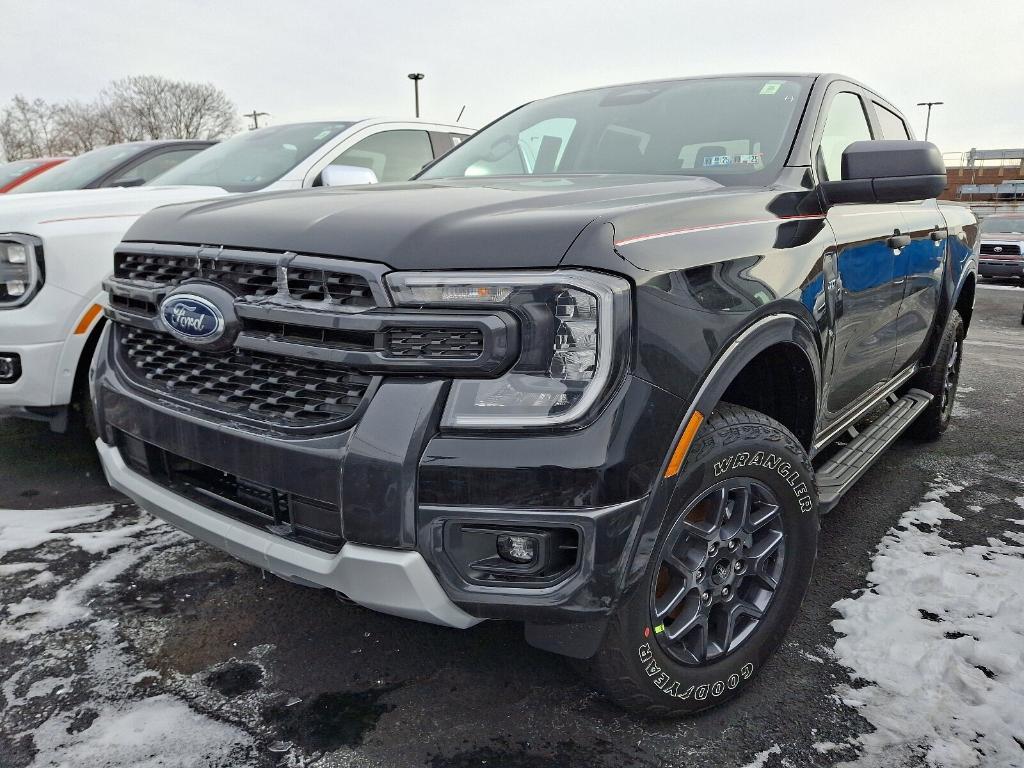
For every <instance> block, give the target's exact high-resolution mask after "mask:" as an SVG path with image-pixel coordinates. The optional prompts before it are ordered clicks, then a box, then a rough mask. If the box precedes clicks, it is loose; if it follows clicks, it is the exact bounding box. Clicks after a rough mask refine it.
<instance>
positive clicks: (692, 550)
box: [587, 404, 818, 717]
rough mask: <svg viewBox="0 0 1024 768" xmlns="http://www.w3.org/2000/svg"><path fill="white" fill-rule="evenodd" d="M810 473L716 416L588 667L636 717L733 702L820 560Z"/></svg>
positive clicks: (738, 421) (781, 431)
mask: <svg viewBox="0 0 1024 768" xmlns="http://www.w3.org/2000/svg"><path fill="white" fill-rule="evenodd" d="M817 507H818V499H817V493H816V491H815V485H814V473H813V470H812V469H811V464H810V461H809V460H808V458H807V454H806V452H805V451H804V449H803V447H802V446H801V445H800V443H799V441H797V439H796V438H795V437H793V435H792V434H791V433H790V432H789V431H788V430H786V428H785V427H783V426H782V425H781V424H779V423H778V422H776V421H774V420H772V419H770V418H768V417H767V416H765V415H764V414H762V413H759V412H757V411H754V410H751V409H749V408H740V407H736V406H733V405H728V404H722V405H720V406H719V407H718V408H716V410H715V412H714V413H712V414H711V416H710V417H709V418H708V419H707V420H706V421H705V423H704V425H703V426H702V427H701V430H700V432H699V433H698V436H697V439H696V440H695V441H694V443H693V446H692V447H691V449H690V454H689V455H688V456H687V458H686V462H685V464H684V466H683V469H682V471H681V472H680V473H679V475H678V477H677V478H676V486H675V490H674V492H673V496H672V500H671V501H670V503H669V509H668V510H667V512H666V514H665V517H664V521H663V523H662V526H661V530H660V533H659V536H658V540H657V543H656V544H655V547H654V549H653V553H652V556H651V561H650V563H649V565H648V567H647V570H646V572H645V574H644V577H643V579H642V581H641V582H640V583H639V584H638V585H637V586H636V587H635V588H634V589H633V590H632V591H631V593H630V594H629V596H628V597H627V598H626V599H625V600H624V602H623V603H622V605H621V606H620V607H619V609H618V610H617V611H616V613H615V614H614V615H613V616H612V619H611V621H610V622H609V626H608V631H607V633H606V635H605V638H604V641H603V643H602V645H601V647H600V649H599V650H598V652H597V654H596V655H595V656H594V658H593V659H591V660H590V661H589V663H588V669H587V672H588V674H589V676H590V677H591V679H592V680H593V682H594V683H595V684H596V685H597V686H598V687H599V688H601V689H602V690H603V691H604V692H605V693H606V694H607V695H608V696H609V697H610V698H611V699H612V700H613V701H615V702H616V703H617V704H619V705H620V706H622V707H624V708H626V709H629V710H631V711H634V712H638V713H642V714H645V715H649V716H651V715H653V716H665V717H667V716H678V715H685V714H691V713H694V712H699V711H700V710H703V709H707V708H709V707H712V706H715V705H717V704H721V703H723V702H725V701H728V700H729V699H731V698H733V697H734V696H736V695H737V694H739V693H740V692H741V691H742V690H743V689H744V687H745V686H746V685H747V684H748V682H749V680H750V679H751V678H752V677H753V675H755V674H756V673H757V672H758V671H760V669H761V667H762V666H764V664H765V662H766V661H767V660H768V658H769V657H770V656H771V654H772V653H773V652H774V651H775V649H776V648H777V647H778V645H779V643H780V642H781V641H782V638H783V636H784V634H785V633H786V630H787V629H788V628H789V626H790V624H792V623H793V620H794V618H795V617H796V614H797V612H798V610H799V608H800V603H801V601H802V600H803V596H804V593H805V592H806V590H807V585H808V583H809V582H810V578H811V572H812V569H813V566H814V559H815V554H816V550H817V538H818V512H817Z"/></svg>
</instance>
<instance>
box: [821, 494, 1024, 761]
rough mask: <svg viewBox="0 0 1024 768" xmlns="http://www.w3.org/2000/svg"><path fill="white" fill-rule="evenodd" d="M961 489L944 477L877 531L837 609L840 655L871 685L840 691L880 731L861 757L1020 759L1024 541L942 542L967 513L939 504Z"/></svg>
mask: <svg viewBox="0 0 1024 768" xmlns="http://www.w3.org/2000/svg"><path fill="white" fill-rule="evenodd" d="M962 490H963V486H960V485H956V484H953V483H949V482H946V481H943V480H942V479H941V478H940V479H939V480H938V481H937V482H936V483H935V484H934V485H933V487H932V490H931V491H929V493H928V494H927V495H926V496H925V498H924V500H923V501H922V502H921V503H920V504H919V505H918V506H916V507H914V508H913V509H911V510H910V511H908V512H907V513H906V514H904V515H903V517H902V518H901V520H900V524H899V525H898V526H897V528H894V529H891V530H890V531H889V532H888V533H887V534H886V536H885V537H884V538H883V540H882V542H881V544H880V545H879V547H878V550H877V552H876V554H875V556H874V559H873V561H872V567H871V571H870V573H869V574H868V582H869V585H870V587H871V588H870V589H869V590H865V591H864V592H863V593H861V594H859V595H857V596H856V597H852V598H847V599H845V600H841V601H839V602H838V603H836V604H835V606H834V608H835V609H836V610H837V611H838V612H839V613H840V614H841V615H842V618H841V619H838V620H836V621H834V622H833V623H832V626H833V627H834V628H835V629H836V631H837V632H839V633H840V634H841V635H843V637H841V638H840V639H839V640H838V641H837V642H836V646H835V652H836V658H837V660H838V661H839V663H840V664H842V665H844V666H846V667H848V668H849V669H850V670H851V672H850V674H851V676H852V677H853V678H854V679H856V680H862V681H865V682H867V683H870V685H866V686H863V687H860V688H858V689H856V690H854V689H852V688H850V687H849V686H842V687H841V688H840V689H839V693H840V694H841V695H842V698H843V701H844V702H845V703H846V704H848V705H850V706H855V707H857V708H858V711H859V714H860V715H861V716H863V717H864V718H866V719H867V720H868V721H869V722H870V723H871V724H872V725H873V726H874V727H875V729H876V730H875V731H874V732H873V733H869V734H865V735H862V736H861V737H860V738H859V740H858V742H857V746H858V747H859V748H860V750H861V755H860V757H859V759H858V760H857V763H856V764H857V765H865V766H889V765H896V764H903V763H904V762H907V761H911V760H912V759H914V758H917V759H920V758H921V757H923V758H924V759H925V760H926V761H927V763H928V764H929V765H934V766H945V767H950V768H951V767H953V766H956V767H960V766H964V767H965V768H966V767H968V766H988V765H1021V758H1022V751H1021V746H1020V744H1019V742H1018V741H1016V739H1015V737H1016V738H1020V734H1022V733H1024V653H1022V650H1021V649H1022V648H1024V542H1021V541H1014V542H1013V543H1010V542H1008V541H1005V540H1002V539H998V538H991V539H989V542H988V544H987V545H984V546H982V545H975V546H970V547H965V548H959V547H958V545H957V544H956V543H955V542H952V541H948V540H947V539H945V538H943V536H942V535H941V534H940V532H939V530H938V529H939V527H940V526H941V523H942V522H943V521H946V520H960V519H962V518H960V517H959V516H958V515H956V514H954V513H953V512H951V511H950V510H949V508H948V507H946V506H945V504H943V503H942V500H943V499H944V498H945V497H946V496H948V495H950V494H952V493H958V492H960V491H962ZM1003 535H1004V537H1005V536H1006V534H1003ZM1008 538H1009V537H1008Z"/></svg>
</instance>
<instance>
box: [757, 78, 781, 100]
mask: <svg viewBox="0 0 1024 768" xmlns="http://www.w3.org/2000/svg"><path fill="white" fill-rule="evenodd" d="M781 87H782V83H780V82H779V81H777V80H776V81H774V82H768V83H765V84H764V85H762V86H761V94H760V95H761V96H771V95H772V94H774V93H778V92H779V88H781Z"/></svg>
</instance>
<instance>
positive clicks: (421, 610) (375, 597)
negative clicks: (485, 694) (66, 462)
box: [96, 440, 480, 629]
mask: <svg viewBox="0 0 1024 768" xmlns="http://www.w3.org/2000/svg"><path fill="white" fill-rule="evenodd" d="M96 448H97V450H98V451H99V455H100V460H101V461H102V463H103V471H104V473H106V476H107V481H108V482H109V483H110V485H111V486H112V487H114V488H115V489H117V490H119V491H121V493H123V494H125V495H126V496H128V497H129V498H130V499H132V500H133V501H135V502H136V503H137V504H138V505H139V506H140V507H142V508H143V509H145V510H147V511H149V512H151V513H152V514H154V515H156V516H157V517H159V518H160V519H161V520H165V521H167V522H168V523H171V524H172V525H174V526H176V527H178V528H180V529H181V530H183V531H185V532H186V533H189V534H191V535H192V536H195V537H196V538H197V539H201V540H203V541H205V542H207V543H209V544H212V545H213V546H215V547H218V548H219V549H223V550H224V551H226V552H228V553H229V554H231V555H234V556H235V557H237V558H238V559H239V560H242V561H244V562H247V563H250V564H252V565H255V566H257V567H258V568H262V569H264V570H267V571H270V572H271V573H273V574H276V575H277V576H280V577H281V578H283V579H287V580H288V581H294V582H297V583H299V584H305V585H307V586H317V587H326V588H328V589H333V590H336V591H338V592H342V593H344V594H345V595H346V596H348V597H349V598H351V599H352V600H353V601H355V602H356V603H359V605H362V606H365V607H367V608H372V609H373V610H377V611H381V612H383V613H390V614H393V615H396V616H402V617H405V618H408V619H415V620H417V621H425V622H429V623H431V624H441V625H443V626H448V627H457V628H459V629H465V628H467V627H471V626H473V625H474V624H477V623H478V622H479V621H480V619H478V618H474V617H473V616H470V615H469V614H468V613H466V612H465V611H463V610H461V609H460V608H459V607H458V606H456V605H455V604H454V603H452V601H451V600H449V599H448V596H447V595H446V594H445V593H444V590H442V589H441V586H440V585H439V584H438V581H437V579H436V578H434V575H433V574H432V573H431V571H430V568H428V567H427V564H426V561H425V560H424V559H423V557H422V556H421V555H420V554H419V553H418V552H408V551H398V550H388V549H383V548H380V547H366V546H362V545H359V544H353V543H351V542H349V543H346V544H345V545H344V546H343V547H342V548H341V551H340V552H338V553H337V554H328V553H324V552H318V551H317V550H315V549H311V548H310V547H306V546H303V545H302V544H298V543H295V542H292V541H287V540H285V539H282V538H281V537H279V536H275V535H274V534H271V533H268V532H266V531H260V530H258V529H256V528H254V527H252V526H249V525H245V524H244V523H239V522H236V521H234V520H231V519H230V518H227V517H224V516H223V515H220V514H218V513H216V512H211V511H210V510H208V509H205V508H204V507H201V506H200V505H198V504H196V503H194V502H192V501H189V500H188V499H185V498H183V497H181V496H178V495H176V494H173V493H171V492H170V491H168V490H166V489H165V488H162V487H160V486H159V485H157V484H156V483H154V482H152V481H150V480H148V479H147V478H145V477H143V476H142V475H140V474H139V473H137V472H133V471H132V470H131V469H129V468H128V466H127V465H126V464H125V462H124V459H123V458H122V457H121V454H120V452H119V451H118V450H117V448H114V447H112V446H109V445H107V444H106V443H104V442H103V441H102V440H97V441H96Z"/></svg>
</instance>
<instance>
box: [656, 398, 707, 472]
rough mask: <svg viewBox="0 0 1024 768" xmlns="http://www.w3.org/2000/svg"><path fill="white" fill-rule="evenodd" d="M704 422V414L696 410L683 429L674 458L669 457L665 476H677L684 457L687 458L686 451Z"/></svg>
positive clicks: (673, 454)
mask: <svg viewBox="0 0 1024 768" xmlns="http://www.w3.org/2000/svg"><path fill="white" fill-rule="evenodd" d="M703 423H704V414H703V413H701V412H700V411H694V412H693V416H691V417H690V420H689V421H688V422H687V423H686V429H684V430H683V434H682V435H681V436H680V438H679V442H678V443H676V449H675V450H674V451H672V458H671V459H669V462H668V468H667V469H666V470H665V477H675V476H676V475H678V474H679V470H680V469H682V467H683V459H685V458H686V453H687V451H689V450H690V443H692V442H693V438H695V437H696V436H697V430H698V429H700V425H701V424H703Z"/></svg>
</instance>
